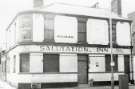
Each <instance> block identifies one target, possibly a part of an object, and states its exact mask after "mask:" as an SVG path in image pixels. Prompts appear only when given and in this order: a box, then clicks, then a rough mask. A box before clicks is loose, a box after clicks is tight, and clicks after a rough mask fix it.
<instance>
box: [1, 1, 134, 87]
mask: <svg viewBox="0 0 135 89" xmlns="http://www.w3.org/2000/svg"><path fill="white" fill-rule="evenodd" d="M109 16H110V15H109V12H108V10H105V9H97V8H88V7H81V6H72V5H68V4H67V5H66V4H65V5H64V4H60V3H55V4H53V5H50V6H48V7H46V8H41V9H33V10H28V11H23V12H20V13H18V14H17V15H16V16H15V18H14V19H13V20H12V22H11V24H9V26H8V29H7V30H6V31H7V37H6V38H7V49H6V51H5V53H4V54H3V55H2V75H3V77H2V79H3V80H5V81H7V82H8V83H9V84H11V85H12V86H15V87H18V89H29V88H30V87H31V86H32V85H34V84H35V85H36V86H38V87H41V88H44V87H72V86H78V85H80V84H89V83H90V82H93V85H94V86H96V85H103V84H104V85H109V84H110V83H111V66H110V61H111V57H110V54H111V49H110V40H109V37H110V34H109V32H110V29H109V20H110V19H109ZM111 16H112V36H113V39H112V41H113V60H114V62H115V66H114V82H115V84H118V76H119V75H121V74H127V75H128V77H129V82H131V81H133V76H132V75H133V73H132V66H133V65H132V63H131V61H132V57H131V56H132V54H131V49H132V45H131V35H130V33H131V21H130V20H128V19H125V18H123V17H119V16H118V15H116V14H114V13H112V14H111Z"/></svg>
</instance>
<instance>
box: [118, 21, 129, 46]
mask: <svg viewBox="0 0 135 89" xmlns="http://www.w3.org/2000/svg"><path fill="white" fill-rule="evenodd" d="M116 31H117V32H116V36H117V40H116V41H117V43H118V45H122V46H130V45H131V44H130V42H131V41H130V40H131V37H130V24H129V23H128V22H117V24H116Z"/></svg>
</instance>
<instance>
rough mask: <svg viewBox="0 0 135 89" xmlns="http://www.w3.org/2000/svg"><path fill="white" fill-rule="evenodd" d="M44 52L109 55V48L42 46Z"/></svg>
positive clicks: (41, 49)
mask: <svg viewBox="0 0 135 89" xmlns="http://www.w3.org/2000/svg"><path fill="white" fill-rule="evenodd" d="M40 51H42V52H73V53H109V50H108V48H91V47H80V46H52V45H46V46H40Z"/></svg>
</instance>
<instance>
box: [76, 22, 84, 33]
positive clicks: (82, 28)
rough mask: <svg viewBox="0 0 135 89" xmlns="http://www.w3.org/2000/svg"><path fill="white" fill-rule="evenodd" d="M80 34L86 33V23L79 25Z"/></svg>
mask: <svg viewBox="0 0 135 89" xmlns="http://www.w3.org/2000/svg"><path fill="white" fill-rule="evenodd" d="M78 32H86V23H84V22H79V23H78Z"/></svg>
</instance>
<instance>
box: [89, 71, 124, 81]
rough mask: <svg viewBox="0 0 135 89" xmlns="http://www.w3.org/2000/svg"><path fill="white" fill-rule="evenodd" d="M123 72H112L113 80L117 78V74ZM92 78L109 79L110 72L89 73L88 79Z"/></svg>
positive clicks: (98, 79)
mask: <svg viewBox="0 0 135 89" xmlns="http://www.w3.org/2000/svg"><path fill="white" fill-rule="evenodd" d="M121 74H124V73H114V80H118V75H121ZM90 79H93V80H94V81H111V73H91V74H90V73H89V80H90Z"/></svg>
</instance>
